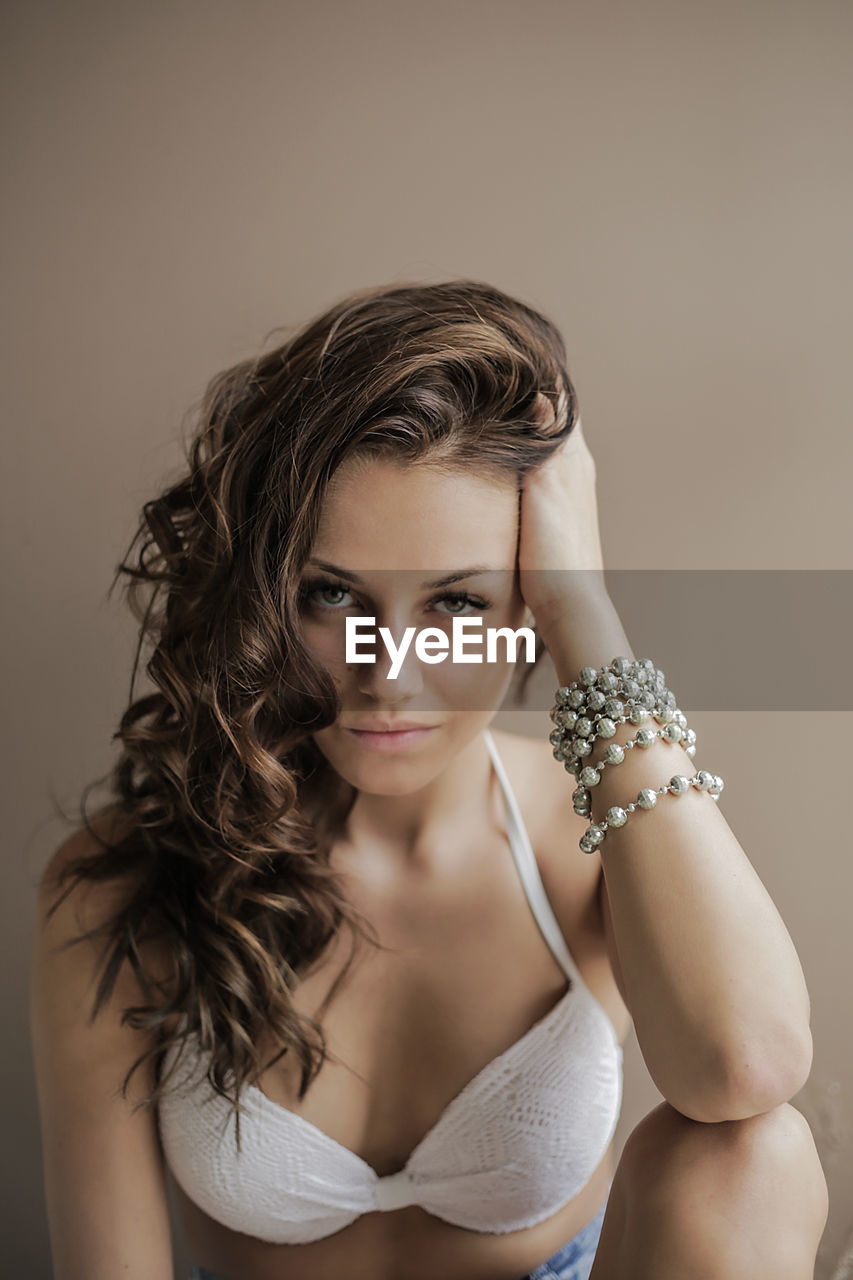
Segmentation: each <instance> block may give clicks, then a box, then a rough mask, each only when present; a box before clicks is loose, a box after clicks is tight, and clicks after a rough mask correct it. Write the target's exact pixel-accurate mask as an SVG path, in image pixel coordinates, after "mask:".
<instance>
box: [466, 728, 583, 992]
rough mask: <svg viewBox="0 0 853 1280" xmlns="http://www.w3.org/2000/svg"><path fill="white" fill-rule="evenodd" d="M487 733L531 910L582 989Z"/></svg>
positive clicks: (507, 779) (517, 810) (571, 976)
mask: <svg viewBox="0 0 853 1280" xmlns="http://www.w3.org/2000/svg"><path fill="white" fill-rule="evenodd" d="M483 733H484V737H485V739H486V745H487V746H488V748H489V754H490V755H491V757H492V764H493V765H494V767H495V773H496V774H497V775H498V781H499V782H500V784H501V790H502V791H503V794H504V800H505V802H506V818H507V833H508V835H509V843H510V848H511V849H512V855H513V857H514V859H515V864H516V866H517V867H518V873H519V875H520V876H521V883H522V885H523V886H524V892H525V893H526V895H527V901H528V902H529V903H530V909H531V911H532V912H533V915H534V918H535V920H536V923H537V924H538V925H539V928H540V930H541V932H542V936H543V937H544V939H545V941H546V942H547V943H548V946H549V947H550V948H551V951H552V952H553V954H554V957H555V959H556V960H557V963H558V964H559V965H560V967H561V969H563V971H564V972H565V973H566V974H567V975H568V976H569V977H570V978H571V979H572V980H573V981H574V982H576V983H577V984H578V985H579V986H583V979H582V978H581V975H580V973H579V972H578V967H577V965H576V964H575V962H574V959H573V958H572V954H571V952H570V951H569V948H568V946H567V945H566V940H565V938H564V937H563V933H562V930H561V929H560V926H559V924H558V922H557V917H556V916H555V915H554V912H553V910H552V908H551V904H550V902H549V901H548V895H547V894H546V892H545V886H544V884H543V883H542V877H541V875H540V873H539V866H538V864H537V862H536V855H535V854H534V852H533V847H532V845H531V843H530V837H529V836H528V834H527V828H526V827H525V825H524V819H523V818H522V816H521V810H520V809H519V807H518V801H517V800H516V798H515V794H514V792H513V790H512V787H511V786H510V782H509V778H508V777H507V773H506V769H505V768H504V764H503V761H502V760H501V758H500V756H499V755H498V748H497V744H496V742H495V740H494V738H493V737H492V734H491V730H489V729H488V728H486V729H484V731H483Z"/></svg>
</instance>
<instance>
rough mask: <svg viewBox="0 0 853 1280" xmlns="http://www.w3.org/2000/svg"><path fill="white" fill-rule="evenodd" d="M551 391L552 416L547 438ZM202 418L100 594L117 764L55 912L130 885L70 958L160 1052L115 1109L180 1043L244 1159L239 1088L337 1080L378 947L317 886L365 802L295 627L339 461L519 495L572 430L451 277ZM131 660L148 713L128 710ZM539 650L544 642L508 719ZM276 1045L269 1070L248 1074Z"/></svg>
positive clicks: (331, 881) (265, 376)
mask: <svg viewBox="0 0 853 1280" xmlns="http://www.w3.org/2000/svg"><path fill="white" fill-rule="evenodd" d="M276 332H277V333H278V334H279V335H280V334H281V330H278V331H276ZM540 393H542V394H544V396H545V397H546V398H547V399H548V400H549V401H550V402H551V404H552V406H553V408H554V414H553V415H552V416H551V419H550V422H549V423H548V424H543V423H542V415H541V412H537V396H539V394H540ZM539 403H540V408H541V401H540V402H539ZM558 410H559V412H558ZM197 415H198V416H197V419H195V420H194V427H193V432H192V437H191V439H189V440H188V441H185V455H186V463H187V465H186V469H185V470H183V469H182V473H181V475H180V478H178V479H177V481H176V482H175V483H172V484H170V485H169V487H167V488H166V489H165V490H164V491H163V492H161V493H160V494H159V496H157V497H155V498H153V499H152V500H150V501H148V502H146V503H145V504H144V506H143V508H142V512H141V516H140V519H139V524H138V527H137V529H136V532H135V534H134V536H133V539H132V541H131V543H130V546H129V548H128V550H127V552H126V553H125V555H124V558H123V559H122V561H121V562H120V563H119V565H118V567H117V570H116V575H115V578H114V579H113V583H112V585H111V587H110V589H109V593H112V591H113V589H114V587H115V585H116V583H117V582H118V581H119V579H120V578H122V576H123V577H124V580H125V582H124V588H125V590H124V594H125V597H126V599H127V601H128V604H129V607H130V609H131V611H132V613H133V615H134V617H135V619H136V620H137V621H138V622H139V623H140V629H139V639H138V645H137V649H136V657H135V661H134V667H133V675H132V678H131V690H130V702H129V705H128V707H127V709H126V711H125V712H124V714H123V715H122V717H121V721H120V724H119V728H118V730H117V732H116V733H115V734H114V735H113V737H114V738H118V739H119V741H120V744H121V746H120V754H119V757H118V759H117V761H116V762H115V764H114V765H113V766H112V768H111V770H110V771H109V772H108V773H107V774H106V775H105V776H104V778H101V779H98V780H96V782H93V783H90V784H89V785H88V786H87V787H86V788H85V789H84V791H83V796H82V801H81V803H80V806H79V815H80V818H81V819H82V823H83V825H84V826H85V827H86V828H87V830H88V831H89V833H90V835H91V837H92V839H93V841H94V842H95V846H96V847H95V849H94V851H92V850H91V849H90V850H88V851H87V852H85V853H82V854H80V855H79V856H76V857H73V858H70V859H68V860H67V861H66V862H65V863H64V864H63V866H62V869H61V872H60V875H59V888H60V889H61V890H62V886H63V885H64V886H65V887H64V890H63V891H62V892H61V893H60V894H59V896H58V898H57V900H56V901H55V902H54V903H53V905H52V907H51V913H52V912H53V911H54V910H55V909H56V907H57V906H59V903H60V902H61V901H62V899H63V898H64V897H65V896H66V895H67V894H68V893H69V892H70V891H71V890H72V888H74V886H75V885H76V884H78V883H79V882H82V881H84V880H86V881H99V882H104V881H110V880H114V881H116V882H121V883H125V884H129V885H130V886H131V887H130V888H129V889H128V891H127V892H126V893H123V894H122V895H121V896H120V899H119V905H118V906H117V907H116V909H115V910H114V911H113V912H112V913H111V914H109V916H108V918H106V919H104V920H103V921H101V922H100V923H99V924H98V925H96V926H95V927H94V928H93V929H90V930H88V931H86V932H84V933H80V934H79V935H77V936H76V937H74V938H72V939H71V940H70V942H69V943H67V944H66V945H73V944H74V943H77V942H82V941H83V940H84V939H86V938H95V937H101V938H102V939H103V943H104V945H103V949H102V951H101V958H100V960H99V961H98V963H97V966H96V976H97V974H98V972H100V976H99V977H98V981H97V982H96V989H95V997H94V1002H93V1007H92V1012H91V1018H92V1019H94V1018H95V1017H96V1016H97V1014H98V1012H99V1010H100V1009H101V1008H102V1007H103V1005H104V1004H105V1003H106V1002H107V1001H108V1000H109V998H110V994H111V992H112V990H113V987H114V985H115V982H116V979H117V976H118V974H119V972H120V970H121V969H122V966H123V965H124V964H125V963H129V965H130V966H131V967H132V969H133V972H134V974H135V976H136V979H137V981H138V982H139V985H140V987H141V989H142V990H143V992H144V993H145V997H146V999H147V1000H148V1001H149V1002H148V1003H147V1004H143V1005H137V1006H132V1007H129V1008H126V1009H124V1011H123V1013H122V1022H123V1023H127V1024H129V1025H131V1026H133V1027H135V1028H137V1029H140V1030H145V1031H147V1032H148V1033H149V1034H150V1035H151V1041H152V1047H151V1048H149V1049H148V1050H147V1051H146V1052H144V1053H142V1054H141V1055H140V1056H139V1057H138V1058H137V1059H136V1061H135V1062H134V1063H133V1064H132V1066H131V1067H130V1069H129V1070H128V1072H127V1074H126V1076H125V1078H124V1081H123V1083H122V1086H121V1092H122V1096H124V1097H126V1096H127V1087H128V1084H129V1082H130V1079H131V1077H132V1075H133V1073H134V1071H136V1069H137V1068H138V1067H139V1066H140V1065H141V1064H142V1063H143V1062H144V1061H146V1060H147V1059H148V1058H149V1057H150V1056H151V1055H152V1054H154V1055H156V1057H155V1064H156V1069H155V1072H154V1079H155V1081H156V1083H155V1088H154V1090H153V1092H151V1093H150V1094H149V1095H148V1096H147V1097H145V1098H144V1099H143V1101H142V1102H141V1103H138V1104H137V1105H156V1103H157V1101H158V1100H159V1098H160V1097H161V1096H162V1095H163V1092H164V1089H165V1087H166V1084H167V1082H168V1078H169V1077H170V1075H171V1071H170V1072H166V1073H165V1074H164V1073H163V1072H162V1070H161V1068H162V1065H163V1061H164V1058H165V1056H166V1054H167V1053H168V1051H169V1050H170V1048H176V1049H182V1048H183V1047H184V1044H185V1041H186V1040H187V1038H188V1037H190V1036H192V1037H194V1038H196V1039H197V1043H198V1044H199V1047H200V1049H201V1050H202V1052H203V1055H204V1059H205V1061H206V1062H207V1071H206V1074H207V1079H208V1081H209V1083H210V1085H211V1086H212V1087H213V1089H214V1090H215V1091H216V1092H217V1093H218V1094H220V1095H221V1096H223V1097H226V1098H228V1099H229V1101H230V1102H231V1103H232V1106H233V1107H234V1108H235V1109H236V1112H237V1135H238V1137H237V1140H238V1144H239V1111H240V1097H239V1095H240V1090H241V1088H242V1086H243V1085H244V1083H247V1082H250V1083H254V1082H256V1081H257V1080H258V1079H259V1077H260V1076H261V1074H262V1073H263V1072H264V1071H265V1070H266V1069H267V1068H268V1067H269V1066H271V1065H272V1063H274V1062H276V1061H278V1059H279V1058H280V1057H281V1056H282V1055H283V1054H285V1053H288V1052H291V1053H293V1054H294V1055H296V1059H297V1060H298V1063H299V1069H300V1088H299V1098H300V1100H301V1099H302V1098H303V1097H304V1095H305V1093H306V1091H307V1089H308V1087H309V1086H310V1084H311V1082H312V1081H313V1079H314V1078H315V1076H316V1075H317V1073H318V1072H319V1070H320V1068H321V1066H322V1064H323V1062H324V1061H325V1060H326V1058H327V1057H329V1056H330V1053H329V1050H328V1048H327V1045H326V1040H325V1036H324V1035H323V1031H322V1026H321V1023H320V1015H321V1014H322V1013H323V1012H324V1010H325V1009H326V1007H327V1006H328V1003H329V1001H330V1000H331V999H332V998H333V996H334V993H335V992H336V990H337V989H338V987H339V985H340V983H341V981H342V980H343V979H344V977H345V975H346V974H347V972H348V971H349V969H350V967H351V965H352V962H353V960H354V958H355V951H356V949H357V947H358V946H359V945H361V944H363V943H364V942H369V943H371V944H372V945H374V946H377V947H380V949H381V944H380V942H379V941H378V938H377V937H376V934H375V930H374V929H373V928H372V926H371V925H370V924H369V922H368V921H367V920H366V919H365V918H364V917H363V915H362V914H361V913H360V912H359V911H357V910H356V909H355V907H354V906H353V905H352V904H351V903H349V902H348V901H347V899H346V896H345V893H344V891H343V887H342V884H341V883H340V881H339V878H338V874H337V872H336V871H335V870H334V869H333V868H332V866H331V865H330V861H329V855H330V851H331V848H332V845H333V843H334V840H335V837H336V834H337V833H338V832H340V830H341V829H342V826H343V824H344V822H345V821H346V818H347V815H348V814H349V812H350V809H351V807H352V805H353V803H354V801H355V798H356V795H357V791H356V789H355V788H354V787H352V786H351V785H350V784H349V783H347V782H346V781H345V780H344V779H342V778H341V777H340V776H339V775H338V774H337V773H336V772H335V770H333V769H332V767H331V766H330V765H329V764H328V762H327V761H326V759H325V757H324V756H323V755H322V753H321V752H320V751H319V749H318V748H317V747H316V745H315V744H314V742H313V739H312V736H311V735H312V733H313V732H316V731H317V730H319V729H322V728H325V727H326V726H328V725H331V724H333V723H335V721H336V720H337V718H338V716H339V714H340V705H339V702H338V697H337V693H336V689H335V687H334V684H333V682H332V680H331V678H330V676H329V674H328V673H327V672H325V671H322V670H318V669H317V667H316V664H315V663H314V662H313V661H312V659H311V656H310V654H309V652H308V650H307V649H306V647H305V645H304V644H303V642H302V639H301V632H300V628H299V621H298V620H299V582H300V573H301V570H302V567H303V565H304V564H305V561H306V560H307V559H308V556H309V554H310V550H311V546H312V542H313V539H314V535H315V532H316V530H317V527H318V521H319V516H320V513H321V510H322V507H323V499H324V494H325V492H326V488H327V486H328V484H329V481H330V479H331V477H332V476H333V475H334V473H335V471H336V470H337V468H338V467H339V466H340V465H341V463H342V462H343V461H344V460H345V459H347V458H349V457H351V456H353V455H354V454H369V455H371V456H373V455H376V456H391V457H393V458H395V459H403V460H407V461H409V462H416V461H418V460H421V459H430V460H439V459H440V460H441V462H442V463H444V464H450V465H454V464H458V466H459V467H468V468H471V469H475V470H476V469H479V470H481V471H487V470H488V471H495V470H496V471H498V472H501V473H504V474H507V475H509V476H515V478H516V480H517V482H518V484H519V486H520V485H521V482H522V481H523V478H524V476H525V474H526V473H527V472H528V471H529V470H530V469H531V468H535V467H537V466H538V465H539V464H541V463H542V462H544V461H545V459H546V458H548V457H549V456H550V455H551V453H553V452H554V450H556V449H557V448H558V447H559V445H560V444H561V443H562V441H563V440H564V439H565V437H566V436H567V435H568V433H569V432H570V431H571V430H572V428H573V427H574V426H575V423H576V421H577V419H578V406H577V400H576V396H575V391H574V388H573V386H572V383H571V381H570V379H569V375H568V372H567V369H566V352H565V346H564V343H563V340H562V338H561V336H560V334H559V332H558V330H557V329H556V328H555V326H554V325H553V324H552V323H551V322H550V321H548V320H547V319H546V318H545V317H544V316H543V315H541V314H540V313H539V312H538V311H536V310H535V309H533V308H532V307H530V306H528V305H526V304H525V303H523V302H521V301H519V300H517V299H515V298H512V297H509V296H507V294H505V293H503V292H501V291H500V290H499V289H496V288H494V287H493V286H491V285H488V284H484V283H481V282H478V281H475V280H468V279H457V280H452V281H449V282H447V283H440V284H423V283H395V284H392V285H388V286H384V287H379V288H372V289H367V290H362V291H359V292H357V293H353V294H350V295H349V296H347V297H345V298H344V299H343V300H342V301H340V302H338V303H337V304H336V305H334V306H332V307H331V308H330V309H329V310H327V311H325V312H324V313H323V314H321V315H320V316H319V317H318V318H316V319H314V320H313V321H312V322H311V323H309V324H308V325H306V326H305V327H303V328H301V329H298V330H296V331H295V332H291V333H290V336H289V337H288V338H287V340H286V341H284V342H283V343H281V344H280V345H278V346H276V347H275V348H274V349H273V350H271V351H269V352H268V353H267V354H261V355H259V356H256V357H254V358H251V359H247V360H243V361H241V362H240V363H238V364H235V365H234V366H233V367H232V368H229V369H227V370H225V371H224V372H222V373H220V374H218V375H217V376H216V377H214V378H213V380H212V381H211V382H210V384H209V386H208V387H207V390H206V391H205V393H204V395H203V397H202V399H201V402H200V405H199V406H198V408H197ZM146 646H150V650H151V651H150V656H149V657H148V660H147V664H146V667H145V670H146V672H147V674H148V676H149V677H150V680H151V682H152V683H153V686H154V691H152V692H149V693H146V694H145V695H144V696H140V697H138V698H136V699H135V700H134V696H133V690H134V684H135V679H136V675H137V671H138V668H139V662H140V656H141V654H142V651H143V649H144V648H145V647H146ZM543 652H544V646H543V645H542V642H541V638H540V637H539V636H537V643H536V653H535V660H534V662H533V663H532V664H530V663H527V664H521V670H522V679H521V681H520V687H519V688H518V689H517V691H516V699H517V700H518V699H519V698H520V696H521V693H522V692H523V688H524V685H525V684H526V681H527V680H528V679H529V677H530V675H531V674H532V671H533V669H534V667H535V666H536V664H537V663H538V661H539V658H540V657H541V656H542V653H543ZM515 675H516V676H517V675H518V671H516V673H515ZM514 678H515V677H514ZM104 781H108V782H109V787H110V793H111V797H112V798H111V801H110V803H109V804H108V805H105V806H102V810H101V811H100V812H101V813H104V812H106V811H107V810H111V811H113V812H114V813H118V814H119V815H120V816H121V819H122V821H121V834H120V835H118V836H115V837H114V838H110V839H107V838H105V836H104V835H102V834H101V833H99V832H98V831H97V830H96V829H95V828H94V827H93V825H92V822H91V820H90V818H89V817H88V816H87V813H86V807H87V799H88V795H89V792H90V791H91V789H92V787H94V786H96V785H98V784H99V783H102V782H104ZM344 926H347V927H348V929H349V930H350V936H351V943H352V945H351V947H350V952H349V958H348V960H347V962H346V965H345V966H344V968H343V969H342V970H341V973H340V974H339V975H338V977H337V979H336V981H335V982H334V984H333V985H332V987H331V989H330V990H329V992H328V994H327V996H326V998H325V1000H324V1001H323V1004H322V1006H321V1008H320V1009H319V1010H318V1011H317V1017H316V1018H312V1017H309V1016H307V1015H305V1014H300V1013H299V1012H298V1010H297V1008H296V1007H295V1005H294V1002H293V1000H292V991H293V987H294V985H295V983H296V982H297V981H298V979H299V977H300V974H301V973H303V972H304V970H305V969H306V968H307V967H308V966H309V965H310V964H312V962H314V961H315V960H316V959H317V957H318V956H320V954H321V953H322V952H323V951H324V949H325V948H326V947H327V945H328V944H329V943H330V942H331V941H332V940H333V939H334V938H335V937H336V936H337V934H338V933H339V931H341V930H342V929H343V927H344ZM148 939H156V940H157V945H158V947H159V948H161V953H164V954H166V955H167V956H168V958H169V967H170V972H171V978H170V980H169V981H168V982H165V981H164V980H163V977H162V974H161V975H160V976H159V977H158V976H157V975H156V974H155V973H154V972H153V971H152V969H151V967H150V966H149V965H148V964H147V962H146V959H145V950H144V945H143V944H144V943H145V941H146V940H148ZM270 1034H272V1036H273V1040H274V1042H275V1043H276V1044H278V1045H280V1046H281V1048H280V1050H279V1052H278V1053H276V1054H275V1055H274V1057H273V1058H271V1059H270V1060H269V1061H263V1060H262V1056H261V1052H260V1049H259V1047H258V1046H259V1044H260V1043H261V1037H262V1035H270Z"/></svg>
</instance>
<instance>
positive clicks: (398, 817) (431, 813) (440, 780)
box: [343, 731, 500, 869]
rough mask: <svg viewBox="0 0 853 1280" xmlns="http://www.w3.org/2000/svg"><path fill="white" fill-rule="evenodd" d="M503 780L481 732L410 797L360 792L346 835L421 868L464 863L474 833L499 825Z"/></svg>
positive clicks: (351, 841)
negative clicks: (464, 846) (462, 852)
mask: <svg viewBox="0 0 853 1280" xmlns="http://www.w3.org/2000/svg"><path fill="white" fill-rule="evenodd" d="M497 789H498V788H497V779H496V777H495V774H494V770H493V768H492V761H491V757H490V755H489V751H488V747H487V745H486V739H485V736H484V734H483V732H482V731H481V732H479V733H478V734H477V735H476V737H474V738H473V739H472V741H471V742H469V743H468V744H467V745H466V746H465V747H463V748H462V750H461V751H459V752H457V753H456V754H455V755H454V756H453V757H452V758H451V759H450V760H448V761H447V763H446V765H445V767H444V768H443V769H442V771H441V772H440V773H439V774H437V775H436V776H435V777H434V778H432V779H431V780H430V781H429V782H428V783H426V784H425V785H424V786H423V787H421V788H420V789H419V790H417V791H411V792H408V793H407V794H406V795H399V796H398V795H392V796H387V795H376V794H373V793H370V792H365V791H360V792H359V793H358V795H357V796H356V799H355V803H354V804H353V807H352V810H351V812H350V814H349V817H348V819H347V823H346V827H345V830H344V832H343V840H344V843H345V844H346V845H347V846H349V847H358V848H364V849H370V850H371V851H372V852H375V853H378V854H380V855H387V856H389V857H391V858H392V859H394V860H395V861H397V862H399V863H401V864H403V865H405V866H408V867H411V868H412V869H419V868H424V867H430V866H431V867H434V866H436V865H438V864H440V863H441V861H442V858H443V857H444V858H445V859H446V858H447V856H448V855H450V856H452V857H453V859H454V861H456V860H458V849H459V846H460V844H461V843H464V841H465V840H466V837H467V836H468V835H473V834H475V833H477V832H479V833H482V831H483V823H484V822H486V823H488V829H489V830H491V829H492V827H493V826H495V825H499V823H500V817H499V809H498V807H497V804H496V799H498V800H499V797H497V798H496V791H497Z"/></svg>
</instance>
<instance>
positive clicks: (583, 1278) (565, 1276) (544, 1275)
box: [187, 1192, 609, 1280]
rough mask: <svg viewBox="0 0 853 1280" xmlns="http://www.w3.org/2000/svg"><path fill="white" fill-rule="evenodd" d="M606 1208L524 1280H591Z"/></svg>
mask: <svg viewBox="0 0 853 1280" xmlns="http://www.w3.org/2000/svg"><path fill="white" fill-rule="evenodd" d="M608 1195H609V1192H608ZM606 1208H607V1200H605V1201H604V1204H603V1205H602V1206H601V1208H600V1209H599V1211H598V1213H597V1214H596V1215H595V1217H594V1218H592V1219H591V1220H590V1221H589V1222H588V1223H587V1224H586V1226H585V1227H581V1229H580V1231H579V1232H578V1233H577V1235H576V1236H572V1238H571V1240H567V1241H566V1243H565V1244H564V1245H561V1246H560V1248H559V1249H558V1250H557V1252H556V1253H552V1254H551V1257H550V1258H546V1259H545V1261H544V1262H540V1264H539V1266H538V1267H534V1269H533V1270H532V1271H529V1272H528V1273H527V1275H526V1276H521V1277H520V1280H589V1273H590V1271H591V1270H592V1264H593V1262H594V1261H595V1251H596V1249H597V1248H598V1240H599V1237H600V1235H601V1226H602V1223H603V1222H604V1210H605V1209H606ZM187 1280H239V1277H238V1276H229V1277H225V1276H220V1275H218V1274H217V1273H216V1272H215V1271H208V1270H206V1268H204V1267H200V1266H195V1267H193V1269H192V1271H191V1272H190V1274H189V1276H188V1277H187ZM342 1280H343V1277H342Z"/></svg>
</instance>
